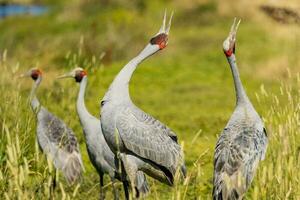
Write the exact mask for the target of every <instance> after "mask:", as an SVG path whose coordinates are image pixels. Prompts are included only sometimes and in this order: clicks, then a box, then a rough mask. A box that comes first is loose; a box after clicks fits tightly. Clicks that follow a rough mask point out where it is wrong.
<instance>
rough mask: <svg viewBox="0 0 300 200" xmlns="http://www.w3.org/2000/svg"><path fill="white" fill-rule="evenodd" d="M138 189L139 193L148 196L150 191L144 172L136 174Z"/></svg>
mask: <svg viewBox="0 0 300 200" xmlns="http://www.w3.org/2000/svg"><path fill="white" fill-rule="evenodd" d="M136 189H137V191H138V193H140V194H142V195H143V196H146V195H147V194H148V193H149V191H150V189H149V186H148V182H147V179H146V176H145V174H144V173H143V172H142V171H137V174H136Z"/></svg>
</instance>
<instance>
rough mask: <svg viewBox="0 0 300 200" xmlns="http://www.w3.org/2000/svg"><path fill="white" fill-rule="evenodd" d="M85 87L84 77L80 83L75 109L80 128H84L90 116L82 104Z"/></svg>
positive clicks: (85, 78) (85, 79) (85, 77)
mask: <svg viewBox="0 0 300 200" xmlns="http://www.w3.org/2000/svg"><path fill="white" fill-rule="evenodd" d="M86 85H87V76H84V77H83V78H82V80H81V82H80V88H79V93H78V96H77V102H76V109H77V114H78V116H79V119H80V122H81V125H82V126H86V125H87V124H88V122H89V120H90V118H91V117H92V115H91V114H90V113H89V112H88V110H87V109H86V106H85V103H84V95H85V88H86Z"/></svg>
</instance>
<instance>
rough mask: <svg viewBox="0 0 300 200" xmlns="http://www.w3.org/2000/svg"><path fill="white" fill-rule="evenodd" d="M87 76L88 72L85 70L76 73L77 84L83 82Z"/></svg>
mask: <svg viewBox="0 0 300 200" xmlns="http://www.w3.org/2000/svg"><path fill="white" fill-rule="evenodd" d="M86 75H87V72H86V71H85V70H77V71H76V72H75V80H76V82H81V80H82V79H83V77H85V76H86Z"/></svg>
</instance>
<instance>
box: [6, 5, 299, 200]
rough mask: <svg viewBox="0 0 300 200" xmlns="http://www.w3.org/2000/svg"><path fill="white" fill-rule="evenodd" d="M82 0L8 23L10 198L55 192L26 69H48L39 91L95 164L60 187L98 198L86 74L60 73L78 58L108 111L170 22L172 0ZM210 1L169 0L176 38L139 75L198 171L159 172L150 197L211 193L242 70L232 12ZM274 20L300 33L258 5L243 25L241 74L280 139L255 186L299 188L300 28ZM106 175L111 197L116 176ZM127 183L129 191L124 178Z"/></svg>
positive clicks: (281, 190)
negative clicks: (233, 54) (83, 108)
mask: <svg viewBox="0 0 300 200" xmlns="http://www.w3.org/2000/svg"><path fill="white" fill-rule="evenodd" d="M78 2H79V3H78V4H77V3H75V4H74V5H72V6H70V7H69V6H65V7H62V8H60V7H59V6H58V7H55V8H54V11H53V13H50V14H48V15H45V16H42V17H40V18H32V17H24V19H20V18H17V19H15V18H11V19H8V20H5V21H2V22H1V24H0V27H1V28H2V29H1V30H3V31H2V33H1V37H0V43H1V47H2V48H1V56H0V57H1V60H0V69H1V73H0V83H1V84H0V93H1V95H0V113H1V115H0V129H1V135H0V141H1V142H0V197H1V199H2V197H3V198H4V199H18V198H19V199H45V198H48V197H49V196H50V189H51V188H50V186H51V180H52V178H53V167H52V165H51V164H50V162H49V161H47V159H46V158H45V156H44V155H43V154H42V153H41V152H40V150H39V149H38V146H37V143H36V139H35V117H34V115H33V113H32V111H31V109H30V106H29V103H28V95H29V91H30V87H31V84H32V81H31V80H29V79H24V80H20V79H18V78H17V76H18V74H19V73H22V72H24V71H27V70H28V69H29V68H31V67H32V66H38V67H40V68H41V69H42V70H43V72H44V79H43V82H42V84H41V86H40V88H39V90H38V94H37V95H38V97H39V99H40V101H41V103H42V105H44V106H45V107H47V108H48V109H49V110H50V111H51V112H53V113H54V114H55V115H57V116H59V117H60V118H62V119H63V120H64V121H65V122H66V123H67V124H68V126H70V127H71V128H72V129H73V130H74V132H75V133H76V136H77V138H78V140H79V143H80V148H81V152H82V154H83V160H84V165H85V168H86V172H85V174H84V177H83V180H82V182H81V184H80V186H78V187H77V186H76V185H75V186H68V185H67V184H66V182H65V181H64V178H63V177H62V176H61V174H58V180H59V181H58V184H57V188H56V191H55V198H56V199H87V198H88V199H98V197H99V188H98V187H99V184H98V181H99V180H98V179H99V178H98V176H97V173H96V171H95V170H94V168H93V166H92V165H91V164H90V161H89V159H88V156H87V152H86V147H85V144H84V137H83V134H82V130H81V127H80V124H79V121H78V117H77V115H76V112H75V101H76V97H77V92H78V85H77V84H76V83H75V81H74V80H71V79H70V80H65V81H61V80H56V79H55V77H57V76H58V75H61V74H62V73H65V72H66V71H68V70H70V69H71V68H73V67H75V66H80V67H83V68H85V69H87V70H88V77H89V78H88V79H89V80H88V86H87V91H86V104H87V107H88V109H89V110H90V112H91V113H92V114H93V115H95V116H99V103H100V100H101V99H102V97H103V95H104V93H105V91H106V90H107V88H108V86H109V84H110V83H111V81H112V80H113V78H114V76H115V75H116V74H117V73H118V71H119V70H120V69H121V67H122V66H124V64H126V62H127V61H128V60H129V59H130V58H132V57H133V56H135V55H136V53H137V52H138V51H139V50H140V49H141V48H142V47H143V45H145V44H146V42H147V41H148V40H149V39H150V37H151V36H152V34H154V33H155V32H156V31H157V29H158V28H159V26H160V22H161V15H162V12H163V8H160V6H163V7H166V5H169V4H165V3H163V2H160V1H155V2H154V3H149V4H146V5H138V6H135V4H134V3H132V4H129V5H125V6H123V4H122V3H116V2H115V4H109V5H108V6H107V7H101V6H99V5H98V6H95V7H94V6H93V5H94V4H93V3H94V2H93V1H89V3H84V2H81V1H78ZM73 3H74V2H73ZM66 4H67V3H66ZM206 4H207V5H206ZM206 4H205V3H204V5H200V6H199V5H196V3H195V4H193V5H195V6H192V7H189V8H188V9H186V10H185V9H183V8H181V7H176V5H177V3H174V4H171V3H170V7H175V8H176V9H175V16H174V23H173V26H172V28H171V35H170V41H169V45H168V47H167V48H166V49H165V50H163V51H160V52H159V53H157V54H156V55H154V56H153V57H151V58H149V59H148V60H146V61H145V62H144V63H143V64H141V66H140V67H139V68H138V69H137V71H136V72H135V73H134V76H133V77H132V81H131V84H130V92H131V95H132V99H133V101H134V102H135V103H136V104H137V105H138V106H139V107H141V108H142V109H143V110H145V111H146V112H148V113H150V114H152V115H153V116H155V117H156V118H158V119H159V120H161V121H162V122H164V123H166V124H167V125H168V126H169V127H171V128H172V129H173V130H174V131H175V132H176V133H177V134H178V137H179V140H180V142H182V143H183V144H184V152H185V159H186V164H187V167H188V175H187V179H186V180H179V179H178V181H177V182H176V184H175V186H174V187H168V186H165V185H163V184H161V183H159V182H157V181H154V180H153V179H151V178H148V180H149V183H150V185H151V193H150V194H149V196H148V198H149V199H211V190H212V173H213V150H214V146H215V143H216V140H217V137H218V134H219V133H220V132H221V130H222V129H223V127H224V126H225V124H226V122H227V120H228V119H229V117H230V115H231V113H232V111H233V109H234V104H235V95H234V88H233V83H232V76H231V73H230V69H229V66H228V64H227V62H226V59H225V58H224V55H223V52H222V49H221V44H222V41H223V39H224V38H225V37H226V35H227V33H228V30H229V26H230V24H231V22H232V18H233V16H227V15H225V16H224V15H221V14H219V13H218V11H217V9H218V6H219V5H217V3H215V2H212V3H211V2H207V3H206ZM143 6H144V7H143ZM100 11H101V12H100ZM200 11H201V12H200ZM242 17H243V16H242ZM191 19H193V20H191ZM264 20H265V19H264ZM49 21H51V23H49ZM265 21H266V20H265ZM266 23H267V24H271V25H272V26H274V29H275V28H276V30H282V32H284V31H285V30H286V29H288V30H290V32H291V33H292V37H290V35H288V37H285V35H284V34H275V35H273V34H272V33H269V32H268V31H266V29H267V28H266V27H264V21H262V22H261V24H260V23H257V20H253V19H252V18H248V17H247V15H245V16H244V18H243V20H242V24H241V27H240V31H239V33H238V37H237V59H238V60H237V61H238V65H239V69H240V73H241V76H242V81H243V83H244V85H245V88H246V90H247V93H248V95H249V97H250V99H251V100H252V102H253V104H254V105H255V107H256V108H257V110H258V111H259V113H260V114H261V115H262V116H263V119H264V120H265V124H266V127H267V130H268V134H269V140H270V142H269V146H268V151H267V156H266V160H265V161H263V162H262V163H261V164H260V165H259V168H258V172H257V175H256V177H255V180H254V182H253V184H252V187H251V188H250V190H249V192H248V193H247V197H246V198H247V199H299V198H300V196H299V195H300V189H299V187H298V185H299V184H298V182H299V178H300V174H299V170H298V168H299V166H300V163H299V159H300V158H299V157H300V155H299V152H300V150H299V148H300V147H299V144H300V138H299V127H300V126H299V119H300V116H299V109H300V105H299V102H300V95H299V86H300V83H299V80H297V76H296V75H294V73H295V72H296V71H299V63H300V61H299V56H297V55H299V50H300V48H299V45H297V41H299V29H297V28H295V27H293V28H292V29H289V28H290V27H288V26H286V27H281V26H279V25H276V24H272V22H269V21H266ZM133 30H134V31H133ZM5 48H8V50H7V51H5V50H4V49H5ZM103 52H105V55H104V54H103ZM278 60H279V61H280V62H278ZM274 65H275V66H276V69H274V68H273V66H274ZM287 68H289V69H290V70H289V71H288V70H286V69H287ZM280 82H282V84H280ZM149 94H151V95H149ZM106 184H107V185H106V187H105V188H106V189H107V192H106V197H107V199H110V198H112V194H111V185H110V182H109V179H108V178H106ZM118 187H119V190H120V194H122V195H123V192H122V186H121V184H119V185H118Z"/></svg>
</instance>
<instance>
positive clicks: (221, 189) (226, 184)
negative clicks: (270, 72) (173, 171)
mask: <svg viewBox="0 0 300 200" xmlns="http://www.w3.org/2000/svg"><path fill="white" fill-rule="evenodd" d="M239 23H240V21H239V22H237V23H236V19H234V23H233V25H232V27H231V30H230V33H229V36H228V37H227V38H226V40H225V41H224V43H223V50H224V53H225V55H226V57H227V60H228V62H229V65H230V68H231V71H232V76H233V80H234V86H235V91H236V107H235V110H234V112H233V114H232V116H231V118H230V120H229V122H228V123H227V125H226V127H225V128H224V130H223V132H222V133H221V135H220V137H219V139H218V142H217V144H216V147H215V155H214V180H213V184H214V186H213V194H212V195H213V199H214V200H221V199H222V200H229V199H230V200H233V199H242V198H243V196H244V195H245V193H246V191H247V189H248V188H249V186H250V184H251V182H252V179H253V177H254V175H255V171H256V168H257V166H258V164H259V161H260V160H263V159H264V157H265V153H266V149H267V143H268V138H267V133H266V129H265V128H264V124H263V122H262V120H261V118H260V117H259V115H258V114H257V112H256V111H255V109H254V107H253V105H252V104H251V102H250V100H249V98H248V97H247V95H246V92H245V90H244V88H243V85H242V82H241V80H240V77H239V72H238V68H237V64H236V58H235V41H236V32H237V29H238V26H239Z"/></svg>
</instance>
